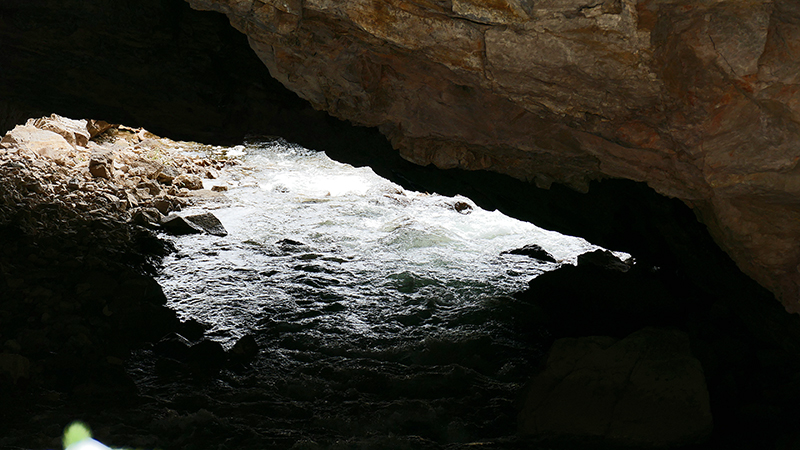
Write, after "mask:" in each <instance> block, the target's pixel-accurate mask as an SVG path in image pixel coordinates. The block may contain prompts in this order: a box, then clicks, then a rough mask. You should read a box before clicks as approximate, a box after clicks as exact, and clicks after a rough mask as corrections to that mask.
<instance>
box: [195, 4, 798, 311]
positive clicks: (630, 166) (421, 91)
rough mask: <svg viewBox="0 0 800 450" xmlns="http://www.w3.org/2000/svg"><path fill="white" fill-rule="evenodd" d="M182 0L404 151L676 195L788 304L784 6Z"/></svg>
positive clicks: (791, 250) (791, 69)
mask: <svg viewBox="0 0 800 450" xmlns="http://www.w3.org/2000/svg"><path fill="white" fill-rule="evenodd" d="M187 1H188V2H189V3H190V4H191V6H192V7H193V8H196V9H205V10H215V11H220V12H223V13H225V14H227V15H228V17H229V19H230V21H231V23H232V24H233V26H234V27H236V28H237V29H238V30H240V31H242V32H243V33H245V34H246V35H247V36H248V38H249V42H250V45H251V47H252V48H253V49H254V50H255V51H256V53H257V54H258V56H259V57H260V58H261V59H262V61H263V62H264V63H265V64H266V66H267V67H268V68H269V70H270V72H271V74H272V75H273V76H274V77H275V78H277V79H278V80H280V81H281V82H282V83H283V84H284V85H286V86H287V87H289V88H290V89H291V90H293V91H295V92H297V93H298V94H299V95H300V96H301V97H303V98H305V99H307V100H309V101H310V102H311V103H312V104H313V105H314V107H315V108H318V109H323V110H326V111H328V112H329V113H331V114H333V115H334V116H337V117H340V118H346V119H349V120H351V121H353V122H355V123H358V124H363V125H368V126H376V127H379V128H380V130H381V131H382V132H383V133H384V134H385V135H386V136H387V137H388V138H390V139H391V141H392V144H393V145H394V146H395V148H396V149H398V150H399V151H400V153H401V155H402V156H403V157H404V158H406V159H407V160H409V161H412V162H414V163H417V164H421V165H427V164H433V165H435V166H437V167H439V168H463V169H469V170H475V169H484V170H490V171H495V172H499V173H504V174H509V175H511V176H514V177H516V178H519V179H522V180H527V181H530V182H532V183H535V184H536V185H537V186H540V187H549V186H550V185H551V184H552V183H559V184H564V185H567V186H570V187H572V188H573V189H576V190H578V191H586V190H588V187H589V183H590V181H591V180H598V179H604V178H609V177H611V178H626V179H631V180H636V181H643V182H646V183H647V184H648V185H649V186H650V187H652V188H653V189H655V190H656V191H658V192H659V193H661V194H664V195H667V196H670V197H675V198H679V199H681V200H683V201H684V202H685V203H686V204H688V205H689V206H691V207H692V208H693V209H694V210H695V212H696V214H697V215H698V217H699V218H700V219H701V220H702V221H703V222H704V223H705V224H706V225H707V226H708V227H709V230H710V232H711V234H712V235H713V236H714V238H715V240H716V241H717V243H718V244H719V245H720V246H721V247H722V248H723V249H724V250H725V251H726V252H728V253H729V254H730V255H731V256H732V257H733V259H734V260H735V261H736V262H737V264H738V265H739V267H740V268H741V269H742V270H743V271H744V272H745V273H747V274H748V275H750V276H751V277H753V278H754V279H755V280H756V281H758V282H759V283H761V284H762V285H763V286H765V287H767V288H768V289H770V290H771V291H772V292H773V293H775V295H776V296H777V297H778V298H779V299H780V300H781V301H782V302H783V304H784V306H785V307H786V309H787V310H789V311H792V312H798V311H800V249H799V248H798V247H797V245H796V242H798V238H800V206H798V204H797V201H796V197H797V194H798V190H800V176H798V168H797V162H798V160H800V145H799V143H800V75H799V74H800V58H798V57H797V54H798V52H800V7H798V6H797V3H796V2H793V1H789V0H772V1H770V0H766V1H757V2H756V1H742V2H732V1H723V2H689V1H685V0H681V1H677V2H662V1H659V0H646V1H638V2H636V1H632V0H605V1H600V2H596V1H591V2H590V1H588V0H547V1H537V2H531V1H528V0H499V1H492V2H478V1H474V0H452V1H436V0H419V1H414V2H407V1H399V0H379V1H367V0H339V1H330V0H305V1H300V0H285V1H273V0H269V1H261V2H254V1H252V0H187Z"/></svg>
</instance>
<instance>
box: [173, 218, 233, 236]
mask: <svg viewBox="0 0 800 450" xmlns="http://www.w3.org/2000/svg"><path fill="white" fill-rule="evenodd" d="M161 227H162V228H164V230H166V231H167V232H169V233H172V234H177V235H181V234H196V233H208V234H213V235H214V236H227V235H228V232H227V231H226V230H225V227H224V226H222V222H220V221H219V219H217V217H216V216H215V215H213V214H211V213H203V214H195V215H192V216H185V217H182V216H179V215H177V214H170V215H169V216H167V217H166V218H164V220H162V221H161Z"/></svg>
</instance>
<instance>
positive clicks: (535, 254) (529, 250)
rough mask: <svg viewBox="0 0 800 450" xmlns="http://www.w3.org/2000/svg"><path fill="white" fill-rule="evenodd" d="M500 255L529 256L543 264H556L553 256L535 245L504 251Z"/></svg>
mask: <svg viewBox="0 0 800 450" xmlns="http://www.w3.org/2000/svg"><path fill="white" fill-rule="evenodd" d="M500 254H501V255H524V256H530V257H531V258H535V259H538V260H539V261H545V262H556V259H555V258H553V255H551V254H550V253H548V252H547V250H545V249H543V248H542V247H539V246H538V245H536V244H528V245H526V246H524V247H522V248H515V249H514V250H506V251H504V252H501V253H500Z"/></svg>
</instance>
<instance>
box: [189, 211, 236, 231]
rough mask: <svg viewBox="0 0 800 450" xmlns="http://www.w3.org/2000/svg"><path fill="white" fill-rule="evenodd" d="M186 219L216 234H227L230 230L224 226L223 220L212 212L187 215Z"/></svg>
mask: <svg viewBox="0 0 800 450" xmlns="http://www.w3.org/2000/svg"><path fill="white" fill-rule="evenodd" d="M186 220H188V221H190V222H191V223H193V224H194V225H196V226H198V227H200V228H201V229H202V230H203V231H205V232H206V233H208V234H213V235H214V236H227V235H228V231H227V230H226V229H225V227H224V226H222V222H220V221H219V219H217V216H215V215H213V214H211V213H203V214H196V215H193V216H186Z"/></svg>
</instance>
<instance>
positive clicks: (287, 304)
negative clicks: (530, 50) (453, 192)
mask: <svg viewBox="0 0 800 450" xmlns="http://www.w3.org/2000/svg"><path fill="white" fill-rule="evenodd" d="M228 156H236V157H237V158H241V159H242V164H241V165H239V166H237V167H235V168H233V169H231V170H230V171H229V172H227V173H225V174H224V175H223V176H222V178H221V179H218V180H211V181H208V182H207V183H208V184H226V185H228V186H229V190H228V191H227V193H226V194H227V197H228V199H229V201H228V202H226V203H220V204H217V207H216V209H214V211H213V213H214V214H215V215H216V216H217V217H219V219H220V220H221V221H222V223H223V224H224V225H225V228H226V229H227V230H228V232H229V234H228V236H226V237H215V236H186V237H179V238H174V241H175V244H176V247H177V248H178V252H177V253H175V254H174V255H172V256H170V257H168V258H167V259H166V261H165V263H164V268H163V273H162V275H161V277H160V278H159V283H160V284H161V285H162V286H163V288H164V291H165V293H166V295H167V297H168V298H169V305H170V307H172V308H174V309H175V310H176V311H177V312H178V314H179V315H180V317H181V318H183V319H190V318H192V319H196V320H197V321H199V322H201V323H203V324H206V325H208V326H209V329H208V331H207V336H208V337H209V338H210V339H213V340H215V341H218V342H221V343H222V344H223V345H224V346H225V347H230V346H231V345H232V344H233V343H234V342H235V341H236V340H237V339H238V338H240V337H242V336H244V335H252V336H254V337H255V340H256V342H257V343H258V344H259V347H260V349H261V352H260V354H259V356H258V357H257V358H256V360H255V361H254V362H253V363H252V365H251V366H249V367H247V368H241V369H240V370H237V371H231V372H225V371H223V372H222V373H220V374H217V375H215V376H214V377H213V378H214V379H215V381H214V382H210V381H204V382H203V383H201V384H202V388H199V389H200V390H199V391H198V390H197V389H198V387H196V386H195V387H193V388H191V389H190V388H187V387H180V386H179V385H177V384H176V385H174V386H172V387H170V388H165V387H164V385H163V383H162V384H159V386H160V387H155V386H156V384H157V383H153V382H152V379H150V378H147V377H146V376H145V375H143V374H145V373H148V369H147V367H146V366H147V364H148V362H147V361H146V359H147V358H145V357H143V360H142V362H141V366H142V367H140V369H139V370H140V373H139V376H140V380H142V381H141V386H140V388H141V389H142V390H143V391H148V390H150V391H152V392H151V393H153V395H155V392H156V391H158V390H164V389H167V391H169V389H172V391H169V392H171V394H169V395H171V396H173V397H175V396H177V397H180V395H184V396H187V395H189V396H197V395H205V396H210V397H213V398H214V401H213V405H210V404H209V402H208V401H204V402H201V403H202V404H203V405H204V408H206V409H208V410H210V411H211V412H212V413H213V414H217V415H227V416H229V419H228V420H231V421H238V422H236V423H239V422H241V424H242V426H243V427H245V428H247V427H249V428H248V429H251V430H252V429H258V430H260V431H259V432H258V433H261V434H260V436H261V437H262V438H263V439H267V438H268V437H270V436H271V438H270V439H273V440H274V439H278V438H277V437H276V436H283V437H284V438H285V439H284V440H279V441H280V442H281V444H280V445H285V444H286V443H294V444H297V443H298V442H305V441H303V439H307V440H314V441H315V442H318V443H320V442H323V443H324V442H327V443H328V444H331V443H333V442H338V441H341V440H342V439H345V440H348V442H353V445H354V446H355V447H348V448H361V447H359V445H361V446H362V447H363V448H369V447H370V445H372V444H369V443H370V442H373V441H372V440H371V439H373V438H374V437H375V436H387V435H391V436H401V437H402V436H405V437H404V438H403V439H410V437H409V436H415V437H419V438H420V439H423V440H425V442H429V443H431V445H445V444H447V443H458V442H461V443H464V442H470V441H478V440H486V439H505V438H507V439H511V438H510V437H509V436H512V435H513V433H514V414H515V410H514V406H513V400H514V399H515V397H516V396H517V395H518V392H519V390H520V387H521V385H522V383H524V381H525V377H526V374H527V373H529V372H530V370H531V368H532V366H533V365H534V364H536V362H537V358H538V357H539V356H540V355H539V346H540V345H541V343H542V342H543V337H542V336H541V334H542V331H541V330H539V328H538V326H537V325H536V324H537V320H538V318H537V312H536V310H534V309H533V307H531V306H530V305H527V304H522V303H520V302H518V301H516V300H514V299H513V298H512V297H511V296H510V295H511V294H512V293H513V292H515V291H518V290H521V289H523V288H524V287H526V285H527V282H528V280H529V279H531V278H532V277H534V276H536V275H537V274H539V273H542V272H543V271H546V270H552V269H554V268H555V267H557V265H558V264H549V263H541V262H538V261H536V260H533V259H530V258H527V257H525V256H518V255H501V254H500V253H501V252H502V251H504V250H510V249H514V248H519V247H522V246H523V245H526V244H530V243H536V244H538V245H540V246H541V247H543V248H545V249H546V250H547V251H549V252H550V253H551V254H552V255H553V256H554V257H555V258H556V259H557V260H558V261H560V262H563V263H570V262H574V261H575V259H576V257H577V255H578V254H580V253H583V252H585V251H588V250H591V249H593V248H595V247H593V246H591V245H590V244H588V243H587V242H585V241H583V240H580V239H576V238H569V237H565V236H561V235H559V234H557V233H552V232H548V231H544V230H541V229H539V228H536V227H534V226H533V225H531V224H528V223H524V222H519V221H516V220H513V219H510V218H508V217H505V216H503V215H502V214H500V213H498V212H489V211H484V210H481V209H480V208H477V207H475V206H474V205H472V203H471V202H470V201H469V200H468V199H465V198H447V197H442V196H438V195H428V194H424V193H417V192H410V191H405V190H403V189H402V188H401V187H399V186H397V185H395V184H392V183H390V182H388V181H386V180H383V179H381V178H379V177H378V176H376V175H375V174H374V173H373V172H372V171H371V170H370V169H368V168H358V169H357V168H353V167H350V166H347V165H343V164H339V163H337V162H334V161H331V160H330V159H328V158H327V157H326V156H325V155H324V154H323V153H317V152H313V151H310V150H306V149H303V148H299V147H296V146H292V145H287V144H285V143H282V142H271V143H259V144H251V145H247V146H237V147H235V148H233V149H229V150H228ZM467 213H468V214H467ZM148 380H149V381H148ZM182 390H183V391H186V392H183V393H181V391H182ZM187 390H188V391H187ZM189 391H191V392H189ZM198 392H199V393H198ZM201 393H202V394H201ZM162 394H163V392H162ZM246 405H260V406H258V407H255V406H253V407H252V408H248V407H247V406H246ZM245 424H247V425H246V426H245ZM287 436H288V437H287ZM256 441H258V439H256ZM256 441H254V442H256ZM275 442H278V441H275ZM359 442H361V444H359ZM404 442H405V441H404ZM294 444H293V445H294ZM280 445H279V446H280ZM297 445H299V444H297ZM320 445H323V448H324V444H320ZM331 445H332V444H331ZM309 448H311V447H309ZM389 448H393V447H389ZM412 448H413V446H412Z"/></svg>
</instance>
